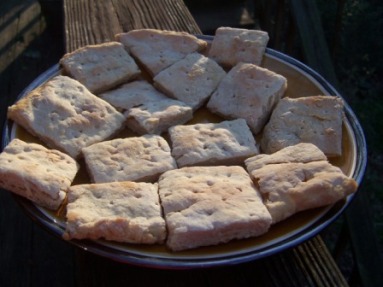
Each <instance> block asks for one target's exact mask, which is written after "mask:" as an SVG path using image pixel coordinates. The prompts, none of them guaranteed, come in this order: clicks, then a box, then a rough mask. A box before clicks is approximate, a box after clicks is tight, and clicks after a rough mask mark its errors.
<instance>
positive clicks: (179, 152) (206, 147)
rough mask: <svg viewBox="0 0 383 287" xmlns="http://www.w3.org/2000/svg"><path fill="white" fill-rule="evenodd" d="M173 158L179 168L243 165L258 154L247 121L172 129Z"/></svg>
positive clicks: (239, 120)
mask: <svg viewBox="0 0 383 287" xmlns="http://www.w3.org/2000/svg"><path fill="white" fill-rule="evenodd" d="M169 135H170V139H171V142H172V155H173V157H174V158H175V159H176V161H177V165H178V166H179V167H182V166H192V165H221V164H224V165H242V164H243V161H244V160H245V159H246V158H248V157H250V156H254V155H256V154H258V148H257V146H256V142H255V139H254V136H253V135H252V133H251V131H250V129H249V127H248V126H247V124H246V121H245V120H244V119H237V120H233V121H223V122H221V123H200V124H195V125H179V126H174V127H172V128H170V129H169Z"/></svg>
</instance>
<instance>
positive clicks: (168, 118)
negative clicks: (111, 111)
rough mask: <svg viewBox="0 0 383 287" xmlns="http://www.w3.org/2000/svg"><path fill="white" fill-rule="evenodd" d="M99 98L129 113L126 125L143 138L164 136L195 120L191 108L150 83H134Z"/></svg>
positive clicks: (126, 114)
mask: <svg viewBox="0 0 383 287" xmlns="http://www.w3.org/2000/svg"><path fill="white" fill-rule="evenodd" d="M99 97H100V98H102V99H104V100H106V101H107V102H109V103H110V104H112V105H113V106H115V107H116V108H118V109H121V110H123V111H125V112H124V115H125V117H126V119H127V121H126V125H127V126H128V128H130V129H131V130H133V131H134V132H135V133H137V134H140V135H143V134H161V133H163V132H166V131H167V130H168V128H170V127H171V126H175V125H178V124H184V123H186V122H187V121H189V120H191V119H192V117H193V110H192V108H191V107H190V106H188V105H187V104H185V103H183V102H181V101H178V100H174V99H171V98H169V97H167V96H165V95H164V94H162V93H161V92H159V91H157V90H156V89H155V88H154V87H153V86H152V85H151V84H150V83H148V82H147V81H134V82H131V83H128V84H125V85H122V86H121V87H119V88H118V89H115V90H111V91H108V92H106V93H103V94H100V95H99Z"/></svg>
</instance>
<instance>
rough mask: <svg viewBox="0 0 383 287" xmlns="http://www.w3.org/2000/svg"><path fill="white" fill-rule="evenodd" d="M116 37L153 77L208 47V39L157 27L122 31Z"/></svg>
mask: <svg viewBox="0 0 383 287" xmlns="http://www.w3.org/2000/svg"><path fill="white" fill-rule="evenodd" d="M116 39H117V40H118V41H120V42H121V43H122V44H123V45H124V46H125V47H126V48H127V49H128V50H129V52H130V53H131V54H132V55H133V56H134V57H135V58H136V59H137V61H138V62H140V63H141V64H142V65H143V67H144V68H145V70H146V71H148V72H149V74H150V75H151V76H152V77H153V76H155V75H157V74H158V73H159V72H161V71H162V70H164V69H165V68H167V67H169V66H170V65H172V64H174V63H175V62H177V61H179V60H181V59H183V58H185V57H186V56H187V55H188V54H190V53H194V52H201V51H203V50H204V49H205V48H206V47H207V42H206V41H204V40H201V39H198V38H197V37H196V36H194V35H191V34H189V33H186V32H176V31H164V30H156V29H139V30H133V31H129V32H127V33H120V34H117V35H116Z"/></svg>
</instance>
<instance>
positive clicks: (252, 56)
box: [209, 27, 269, 67]
mask: <svg viewBox="0 0 383 287" xmlns="http://www.w3.org/2000/svg"><path fill="white" fill-rule="evenodd" d="M268 41H269V35H268V33H267V32H264V31H260V30H247V29H240V28H231V27H219V28H218V29H217V30H216V32H215V36H214V39H213V42H212V43H211V48H210V50H209V57H211V58H212V59H214V60H216V61H217V62H218V63H219V64H221V65H223V66H226V67H233V66H235V65H236V64H238V63H241V62H243V63H251V64H255V65H258V66H260V65H261V63H262V59H263V55H264V53H265V50H266V46H267V43H268Z"/></svg>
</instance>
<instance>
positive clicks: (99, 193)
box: [63, 181, 166, 244]
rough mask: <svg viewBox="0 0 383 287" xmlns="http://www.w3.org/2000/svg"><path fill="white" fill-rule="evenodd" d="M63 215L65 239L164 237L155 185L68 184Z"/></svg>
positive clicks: (152, 239) (152, 241) (130, 240)
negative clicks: (69, 186)
mask: <svg viewBox="0 0 383 287" xmlns="http://www.w3.org/2000/svg"><path fill="white" fill-rule="evenodd" d="M66 218H67V224H66V229H65V233H64V235H63V237H64V238H65V239H67V240H70V239H86V238H88V239H100V238H103V239H106V240H112V241H118V242H128V243H137V244H155V243H163V242H164V240H165V237H166V228H165V220H164V218H163V217H162V211H161V206H160V203H159V197H158V185H157V184H151V183H143V182H141V183H136V182H127V181H126V182H112V183H99V184H83V185H75V186H72V187H71V188H70V189H69V191H68V205H67V213H66Z"/></svg>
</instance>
